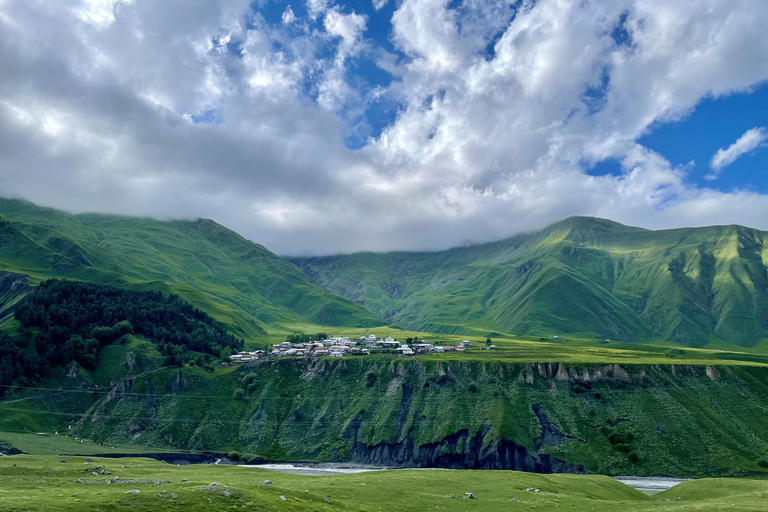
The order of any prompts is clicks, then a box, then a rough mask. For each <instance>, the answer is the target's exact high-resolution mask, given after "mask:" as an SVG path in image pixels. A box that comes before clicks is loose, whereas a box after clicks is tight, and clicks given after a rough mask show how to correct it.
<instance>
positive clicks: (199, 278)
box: [0, 199, 381, 340]
mask: <svg viewBox="0 0 768 512" xmlns="http://www.w3.org/2000/svg"><path fill="white" fill-rule="evenodd" d="M0 271H5V272H12V273H17V274H21V275H22V277H23V275H26V276H29V284H36V283H37V282H39V281H41V280H44V279H46V278H51V277H58V278H69V279H79V280H85V281H93V282H97V283H102V284H113V285H122V286H125V285H129V286H135V287H139V288H142V289H149V290H156V291H162V292H166V293H177V294H179V295H181V297H182V298H184V299H185V300H187V301H189V302H190V303H192V304H193V305H195V306H196V307H198V308H200V309H202V310H204V311H206V312H208V313H209V314H211V315H212V316H214V317H215V318H216V319H218V320H220V321H223V322H224V323H226V324H229V325H230V326H231V327H232V329H233V332H235V333H236V334H238V335H239V336H242V337H244V338H246V339H250V340H253V339H258V338H261V337H263V336H264V335H265V330H266V329H268V326H274V325H277V326H279V325H281V324H283V323H293V322H304V323H314V324H322V325H329V326H334V325H338V326H356V325H378V324H381V321H380V320H378V319H377V318H376V317H375V316H374V315H372V314H371V313H369V312H368V311H366V310H365V309H364V308H362V307H360V306H358V305H356V304H354V303H352V302H350V301H348V300H345V299H343V298H341V297H337V296H334V295H331V294H329V293H327V292H326V291H325V290H323V289H322V288H321V287H320V286H318V285H317V284H315V283H314V282H312V281H311V280H309V279H308V278H307V277H306V276H304V275H303V274H302V273H301V272H300V271H299V270H297V269H296V267H295V266H293V265H290V264H288V263H286V262H285V261H283V260H282V259H280V258H279V257H277V256H275V255H274V254H273V253H271V252H269V251H268V250H267V249H265V248H264V247H262V246H261V245H259V244H256V243H253V242H250V241H248V240H246V239H244V238H243V237H241V236H240V235H238V234H237V233H234V232H232V231H230V230H228V229H226V228H224V227H222V226H220V225H218V224H216V223H215V222H213V221H210V220H205V219H198V220H196V221H158V220H154V219H148V218H135V217H119V216H109V215H95V214H86V215H70V214H67V213H64V212H60V211H56V210H52V209H48V208H40V207H38V206H35V205H33V204H31V203H28V202H25V201H18V200H8V199H0ZM3 283H4V281H2V282H0V314H2V311H3V310H5V309H7V307H6V303H8V305H12V303H13V301H15V300H16V299H17V298H16V297H15V295H13V294H12V293H8V291H7V290H6V288H7V289H8V290H10V285H8V286H4V285H3Z"/></svg>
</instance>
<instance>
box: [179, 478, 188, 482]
mask: <svg viewBox="0 0 768 512" xmlns="http://www.w3.org/2000/svg"><path fill="white" fill-rule="evenodd" d="M181 481H182V482H189V478H184V479H182V480H181Z"/></svg>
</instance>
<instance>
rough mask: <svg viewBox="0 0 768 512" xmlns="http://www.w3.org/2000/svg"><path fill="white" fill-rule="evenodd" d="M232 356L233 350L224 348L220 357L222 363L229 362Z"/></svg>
mask: <svg viewBox="0 0 768 512" xmlns="http://www.w3.org/2000/svg"><path fill="white" fill-rule="evenodd" d="M231 355H232V349H231V348H230V347H224V348H223V349H221V354H220V355H219V357H220V358H221V360H222V361H229V356H231Z"/></svg>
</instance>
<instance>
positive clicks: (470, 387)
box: [469, 382, 480, 393]
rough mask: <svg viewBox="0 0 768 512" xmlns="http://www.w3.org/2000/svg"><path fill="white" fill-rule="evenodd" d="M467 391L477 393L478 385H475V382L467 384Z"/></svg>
mask: <svg viewBox="0 0 768 512" xmlns="http://www.w3.org/2000/svg"><path fill="white" fill-rule="evenodd" d="M469 391H470V393H477V392H478V391H480V386H478V385H477V382H473V383H472V384H470V385H469Z"/></svg>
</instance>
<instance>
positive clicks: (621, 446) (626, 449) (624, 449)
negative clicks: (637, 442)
mask: <svg viewBox="0 0 768 512" xmlns="http://www.w3.org/2000/svg"><path fill="white" fill-rule="evenodd" d="M616 449H617V450H618V451H620V452H621V453H629V452H630V451H632V447H631V446H629V445H628V444H624V443H617V444H616Z"/></svg>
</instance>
